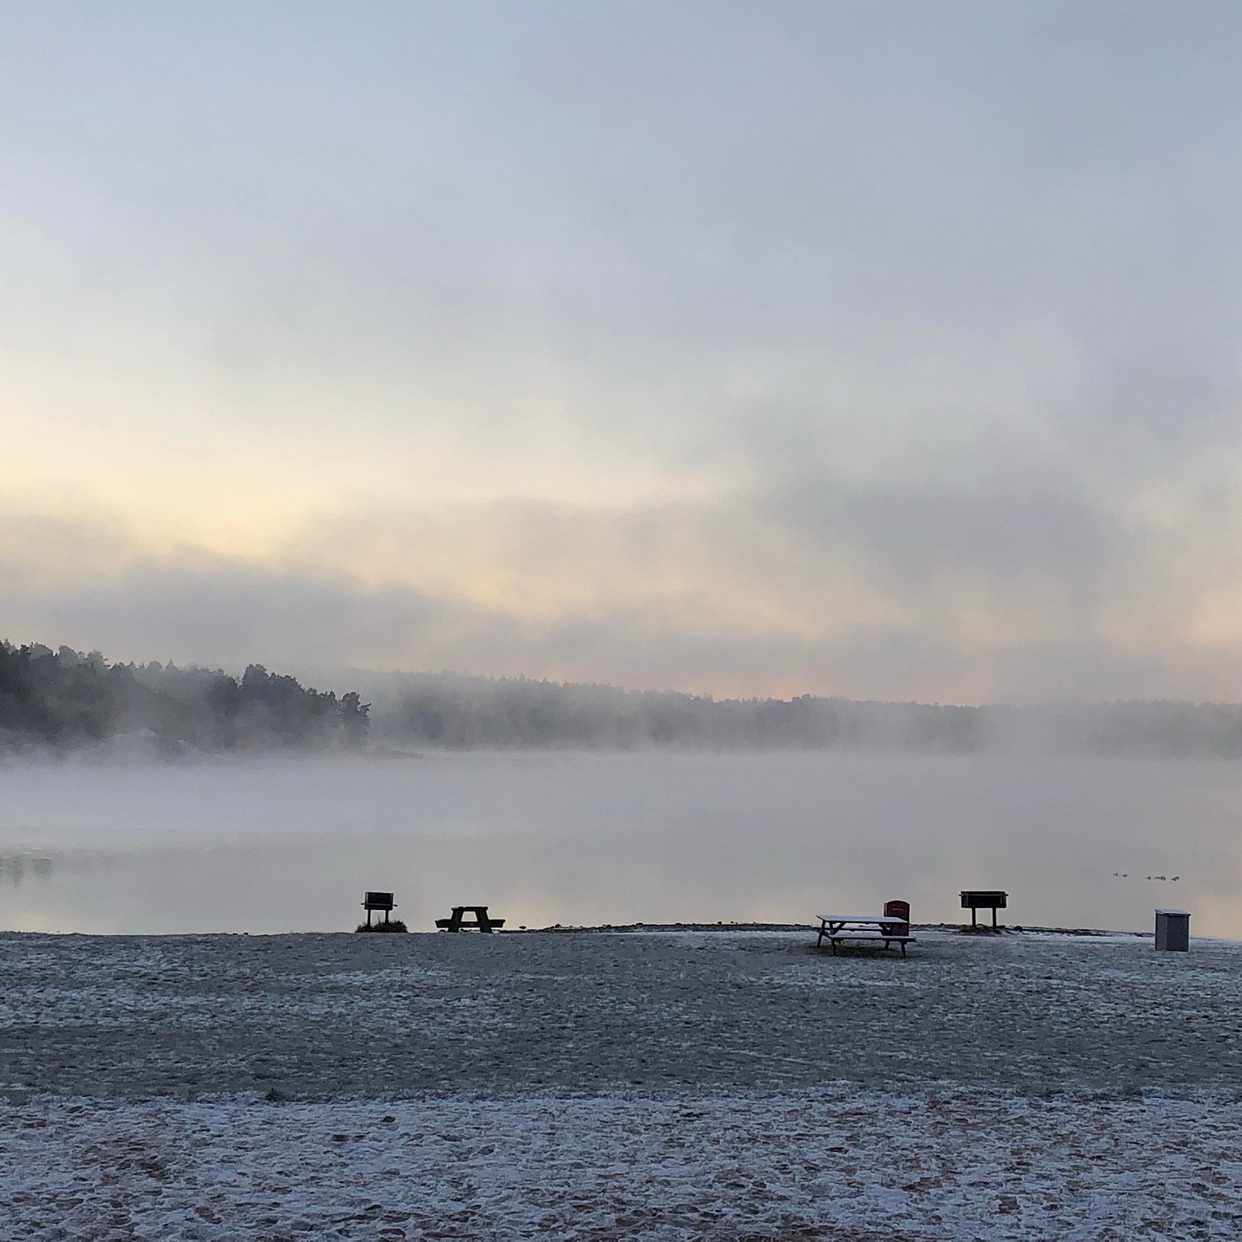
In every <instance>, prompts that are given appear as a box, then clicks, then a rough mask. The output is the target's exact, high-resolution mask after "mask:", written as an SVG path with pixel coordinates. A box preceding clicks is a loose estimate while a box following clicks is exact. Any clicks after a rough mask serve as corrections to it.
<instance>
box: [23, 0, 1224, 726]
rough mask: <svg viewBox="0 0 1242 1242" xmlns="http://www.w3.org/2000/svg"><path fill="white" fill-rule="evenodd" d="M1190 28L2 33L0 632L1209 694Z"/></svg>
mask: <svg viewBox="0 0 1242 1242" xmlns="http://www.w3.org/2000/svg"><path fill="white" fill-rule="evenodd" d="M1240 54H1242V6H1239V5H1237V4H1236V3H1234V2H1233V0H1229V2H1226V3H1211V2H1208V0H1200V2H1197V3H1196V2H1192V3H1187V4H1181V5H1172V4H1168V3H1165V2H1163V0H1162V2H1159V3H1155V2H1153V3H1143V2H1141V0H1125V2H1124V3H1111V2H1105V0H1095V2H1091V0H1086V2H1084V0H1074V2H1073V3H1057V2H1055V0H1044V2H1042V3H1029V4H1028V3H1017V2H1012V3H1004V4H998V3H996V0H980V2H978V3H970V2H964V0H956V2H955V0H941V2H940V3H937V4H928V3H925V2H924V0H908V2H904V3H903V2H900V0H897V2H894V0H886V2H885V3H875V2H873V0H869V2H867V3H848V2H844V0H841V2H836V3H834V2H832V0H815V2H813V3H795V2H786V3H781V2H773V3H764V4H750V3H725V2H723V0H720V2H715V3H700V2H698V0H681V2H677V0H674V2H672V3H670V2H669V0H651V2H646V0H641V2H627V0H616V2H613V3H587V2H585V0H573V2H568V3H548V2H535V0H531V2H529V3H517V2H511V3H497V4H490V3H472V2H469V0H465V2H463V0H453V3H443V4H434V5H432V4H414V3H371V4H367V3H353V4H349V5H346V4H310V3H299V4H296V5H295V4H288V5H278V4H266V5H252V4H245V5H242V4H230V3H223V2H218V3H213V4H211V5H196V6H187V5H174V6H169V5H166V4H163V3H158V4H157V3H151V4H128V5H127V4H119V3H118V4H109V5H97V4H83V5H58V4H55V3H44V4H39V5H33V4H31V5H8V6H5V9H4V11H3V15H2V16H0V143H2V144H3V161H2V163H0V179H2V185H3V193H0V222H2V227H0V287H2V288H3V290H4V296H3V297H2V298H0V418H2V422H3V442H2V444H3V447H2V448H0V634H3V635H7V636H8V637H9V638H10V639H13V640H15V641H29V640H32V639H39V640H42V641H46V642H51V643H59V642H67V643H69V644H71V645H73V646H77V647H99V648H102V649H103V650H104V651H105V652H106V653H107V654H109V655H111V656H115V657H117V658H127V659H128V658H136V659H160V660H167V659H170V658H172V659H176V660H177V661H178V662H189V661H198V662H201V663H212V664H216V663H221V664H224V665H225V666H226V667H240V666H241V665H242V664H244V663H246V662H248V661H251V660H255V661H261V662H263V663H266V664H268V665H269V666H270V667H277V668H294V669H308V668H314V669H326V668H331V667H345V666H360V667H370V668H404V669H439V668H454V669H459V670H462V671H468V672H483V673H526V674H528V675H533V676H551V677H555V678H567V679H574V680H598V681H610V682H615V683H621V684H625V685H631V686H643V687H675V688H680V689H687V690H695V691H710V692H713V693H717V694H732V693H745V694H751V693H754V694H767V693H776V694H791V693H800V692H804V691H806V692H813V693H837V694H847V695H852V696H863V697H885V698H901V699H905V698H921V699H938V700H942V701H966V702H977V701H986V700H992V699H1029V698H1042V697H1048V696H1065V695H1078V696H1083V697H1129V698H1153V697H1166V696H1177V697H1192V698H1209V699H1216V698H1234V699H1236V698H1242V504H1240V496H1242V493H1239V490H1238V482H1239V479H1238V476H1239V471H1240V469H1242V453H1240V452H1239V450H1240V449H1242V419H1240V417H1239V414H1240V411H1239V396H1240V394H1242V377H1240V368H1239V361H1240V352H1239V351H1240V344H1242V270H1239V269H1240V268H1242V262H1240V256H1242V251H1240V249H1239V225H1238V221H1239V220H1242V163H1240V162H1239V159H1238V153H1239V151H1242V85H1240V84H1239V74H1238V64H1239V57H1240Z"/></svg>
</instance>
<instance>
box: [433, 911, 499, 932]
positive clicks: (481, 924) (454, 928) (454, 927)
mask: <svg viewBox="0 0 1242 1242" xmlns="http://www.w3.org/2000/svg"><path fill="white" fill-rule="evenodd" d="M467 910H469V911H470V912H471V913H472V914H473V915H474V918H473V919H466V918H463V915H464V914H465V912H466V911H467ZM504 925H505V921H504V919H498V918H496V917H494V916H493V917H490V918H489V917H488V913H487V907H486V906H454V907H453V913H452V916H451V917H449V918H447V919H436V926H437V927H438V928H439V929H440V930H441V931H447V932H458V931H461V930H462V928H463V927H477V928H478V929H479V931H481V932H490V931H491V930H492V929H493V928H495V927H503V926H504Z"/></svg>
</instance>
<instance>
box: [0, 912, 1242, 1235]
mask: <svg viewBox="0 0 1242 1242" xmlns="http://www.w3.org/2000/svg"><path fill="white" fill-rule="evenodd" d="M919 937H920V940H919V944H918V946H917V948H916V949H914V950H912V952H911V956H910V958H909V959H908V960H906V961H902V960H901V959H900V958H897V957H896V956H895V955H889V956H881V955H877V954H874V953H866V954H864V953H858V954H849V955H841V956H838V957H836V958H834V957H832V956H831V955H829V954H826V953H825V954H816V953H815V952H814V951H813V950H812V949H811V948H810V945H811V942H812V940H813V935H811V934H810V933H806V932H792V933H779V932H768V933H761V932H734V931H726V932H702V933H680V934H678V933H651V934H632V933H631V934H615V935H608V934H602V935H601V934H582V935H574V934H546V935H516V936H508V935H504V936H493V937H482V936H455V937H450V936H443V935H440V936H436V935H409V936H391V937H363V936H351V935H291V936H274V937H260V936H201V937H194V936H185V937H98V938H95V937H76V936H65V937H47V936H40V935H19V934H10V935H6V936H3V937H0V958H2V960H3V963H4V978H5V988H4V990H3V994H2V995H0V1067H2V1068H0V1074H2V1079H3V1081H2V1083H0V1087H2V1090H3V1095H4V1100H5V1102H4V1103H3V1105H0V1148H2V1150H0V1157H2V1160H3V1167H4V1169H5V1176H4V1178H3V1183H2V1185H3V1190H2V1192H0V1219H2V1220H3V1221H4V1222H5V1224H4V1227H3V1233H4V1236H5V1237H13V1238H47V1239H51V1238H99V1239H111V1238H117V1239H121V1238H157V1237H158V1238H199V1239H215V1238H236V1237H256V1238H272V1239H275V1238H285V1237H288V1238H293V1237H304V1236H311V1237H344V1238H437V1237H444V1238H449V1237H468V1238H496V1239H500V1238H513V1237H534V1236H544V1237H554V1238H555V1237H563V1238H597V1239H604V1238H631V1237H632V1238H650V1239H682V1238H685V1239H690V1238H720V1239H740V1238H751V1239H761V1238H762V1239H790V1238H839V1239H844V1238H850V1239H854V1238H871V1237H875V1238H880V1237H884V1238H888V1239H893V1238H909V1239H931V1238H988V1239H992V1238H1073V1237H1079V1238H1109V1237H1115V1238H1130V1237H1142V1236H1151V1237H1235V1236H1237V1235H1238V1234H1239V1232H1242V1194H1240V1191H1242V1144H1240V1142H1239V1140H1240V1139H1242V1090H1240V1088H1242V1038H1239V1037H1238V1036H1237V1034H1236V1030H1235V1024H1234V1015H1235V1014H1236V1012H1237V1009H1238V1004H1239V1001H1240V1000H1242V946H1238V945H1234V944H1231V943H1224V942H1210V941H1196V942H1195V943H1194V946H1193V951H1192V952H1191V953H1190V954H1189V955H1179V954H1157V953H1155V952H1153V949H1152V945H1151V941H1150V940H1148V939H1143V938H1138V937H1132V936H1130V937H1121V936H1119V937H1107V938H1104V937H1051V936H1034V935H1031V936H1026V935H1010V936H1003V937H996V938H992V937H977V938H974V937H968V936H961V935H957V934H954V933H952V932H946V931H928V930H923V931H921V932H919Z"/></svg>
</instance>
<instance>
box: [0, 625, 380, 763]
mask: <svg viewBox="0 0 1242 1242" xmlns="http://www.w3.org/2000/svg"><path fill="white" fill-rule="evenodd" d="M369 711H370V704H368V703H363V702H362V701H361V699H360V697H359V695H358V694H357V692H356V691H351V692H350V693H348V694H344V695H342V696H341V697H340V698H339V699H338V698H337V696H336V694H335V693H334V692H333V691H330V690H329V691H321V690H314V689H307V688H305V687H303V686H302V685H301V684H299V682H298V681H297V680H296V679H295V678H293V677H288V676H281V675H279V674H276V673H269V672H268V671H267V669H265V668H264V667H263V666H262V665H261V664H252V665H250V666H249V667H248V668H247V669H246V671H245V672H244V673H243V674H242V676H241V678H240V680H239V679H238V678H235V677H232V676H230V675H229V674H228V673H225V672H222V671H221V670H220V669H205V668H178V667H177V666H176V665H175V664H159V663H152V664H120V663H116V664H110V663H109V662H108V661H107V660H106V659H105V658H104V657H103V656H102V655H101V654H100V653H99V652H98V651H92V652H89V653H87V654H84V653H82V652H80V651H74V650H72V649H71V648H69V647H60V648H59V649H58V650H56V651H53V650H52V649H51V648H50V647H45V646H42V645H41V644H38V643H33V644H28V645H25V646H20V647H17V646H14V645H13V644H12V643H9V642H5V641H0V748H6V749H15V748H24V747H29V746H49V747H54V748H70V747H75V746H82V745H90V744H92V743H99V742H104V741H107V740H109V739H114V738H117V737H122V736H130V737H136V738H139V739H144V740H147V741H149V742H151V743H152V744H153V745H155V746H156V747H157V748H159V749H163V750H167V751H177V750H186V749H194V750H202V751H232V750H273V749H285V750H287V749H295V748H297V749H319V748H326V747H343V748H355V747H359V746H361V745H362V744H363V743H364V742H365V741H366V737H367V729H368V725H369V720H368V713H369Z"/></svg>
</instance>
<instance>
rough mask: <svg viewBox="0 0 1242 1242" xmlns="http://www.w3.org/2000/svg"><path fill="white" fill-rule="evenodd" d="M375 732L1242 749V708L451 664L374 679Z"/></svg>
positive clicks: (554, 740)
mask: <svg viewBox="0 0 1242 1242" xmlns="http://www.w3.org/2000/svg"><path fill="white" fill-rule="evenodd" d="M363 677H364V679H365V682H366V684H365V686H364V688H365V689H366V691H367V692H368V694H370V695H372V696H373V697H375V699H376V732H377V734H379V735H382V736H383V738H384V739H385V740H387V741H389V742H390V743H391V744H394V745H403V744H417V745H421V746H440V747H452V748H492V747H494V748H506V747H531V748H535V747H573V746H579V747H592V748H600V749H610V748H617V749H639V748H644V747H656V746H675V747H689V748H697V749H714V750H743V749H748V750H751V749H753V750H765V749H766V750H778V749H804V750H845V749H858V750H864V749H866V750H873V749H880V750H912V751H926V752H940V753H958V754H971V753H977V752H982V751H1001V752H1006V751H1007V752H1013V753H1030V752H1033V751H1034V752H1044V753H1048V752H1062V753H1078V754H1095V755H1100V754H1113V755H1167V756H1187V757H1189V756H1204V757H1207V756H1221V757H1229V758H1234V757H1242V705H1238V704H1195V703H1182V702H1118V703H1100V704H1076V703H1064V704H1051V705H1039V706H1020V707H1019V706H983V707H958V706H948V705H940V704H927V703H883V702H870V701H859V700H853V699H841V698H816V697H812V696H811V695H803V696H801V697H799V698H794V699H713V698H710V697H703V696H696V695H687V694H678V693H673V692H643V691H630V690H620V689H617V688H615V687H612V686H596V685H581V684H577V685H575V684H559V683H555V682H548V681H532V680H526V679H521V678H518V679H509V678H500V679H494V678H484V677H465V676H459V675H456V674H450V673H441V674H370V675H363Z"/></svg>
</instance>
